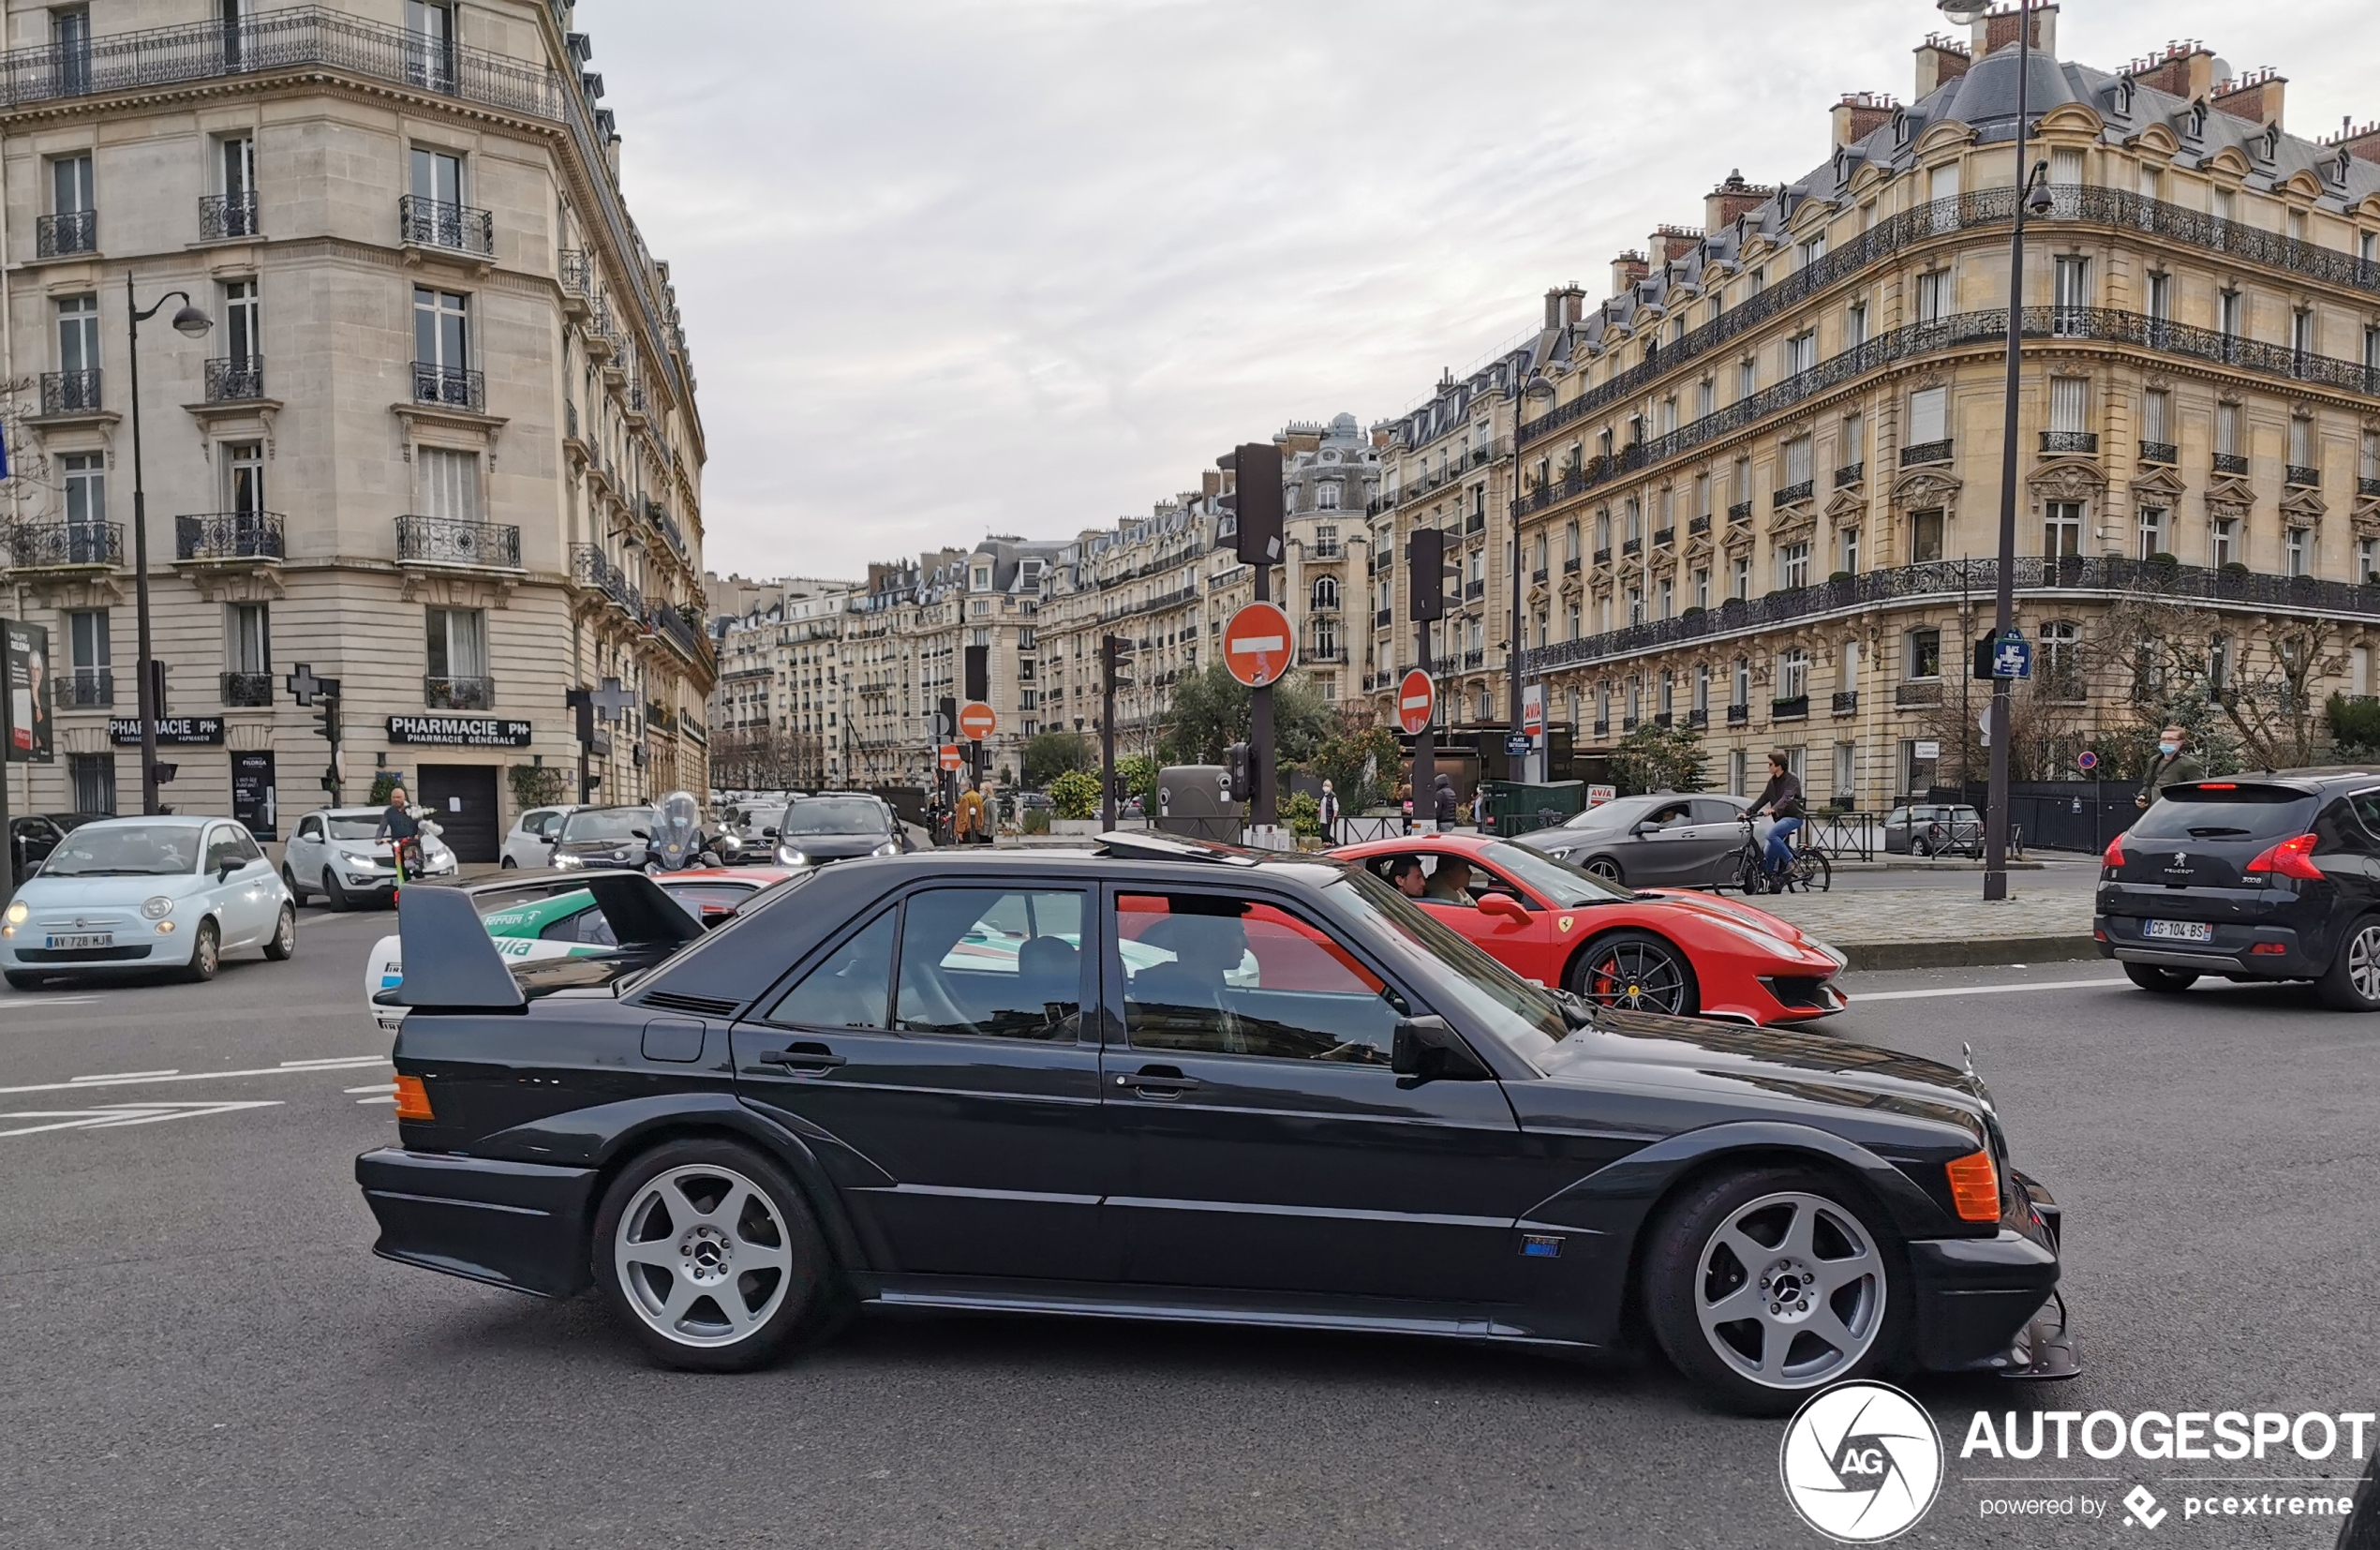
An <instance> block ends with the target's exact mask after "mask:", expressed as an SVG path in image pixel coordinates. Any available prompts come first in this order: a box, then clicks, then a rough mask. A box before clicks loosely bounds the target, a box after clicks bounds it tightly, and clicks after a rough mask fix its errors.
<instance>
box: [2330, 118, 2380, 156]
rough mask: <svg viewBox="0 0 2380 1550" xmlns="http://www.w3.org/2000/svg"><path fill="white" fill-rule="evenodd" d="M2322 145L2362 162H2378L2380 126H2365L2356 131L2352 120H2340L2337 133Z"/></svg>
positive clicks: (2379, 154) (2354, 122)
mask: <svg viewBox="0 0 2380 1550" xmlns="http://www.w3.org/2000/svg"><path fill="white" fill-rule="evenodd" d="M2323 143H2324V144H2325V145H2328V146H2329V147H2330V148H2331V149H2332V150H2334V151H2344V152H2346V153H2347V155H2349V156H2355V157H2357V158H2358V159H2360V160H2363V161H2380V124H2367V125H2365V126H2364V127H2362V128H2360V129H2358V128H2357V127H2356V121H2355V120H2354V119H2352V118H2346V119H2341V120H2340V121H2339V132H2338V133H2337V134H2335V135H2333V136H2331V137H2330V138H2329V139H2328V140H2326V141H2324V142H2323Z"/></svg>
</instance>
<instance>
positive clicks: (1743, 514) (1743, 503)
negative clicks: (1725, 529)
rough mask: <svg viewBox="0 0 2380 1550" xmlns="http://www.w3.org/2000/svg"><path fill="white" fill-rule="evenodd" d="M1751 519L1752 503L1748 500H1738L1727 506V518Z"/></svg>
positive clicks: (1731, 520)
mask: <svg viewBox="0 0 2380 1550" xmlns="http://www.w3.org/2000/svg"><path fill="white" fill-rule="evenodd" d="M1751 519H1752V503H1751V502H1750V501H1748V500H1738V501H1737V502H1735V504H1733V506H1730V507H1728V508H1727V520H1728V521H1730V522H1749V521H1750V520H1751Z"/></svg>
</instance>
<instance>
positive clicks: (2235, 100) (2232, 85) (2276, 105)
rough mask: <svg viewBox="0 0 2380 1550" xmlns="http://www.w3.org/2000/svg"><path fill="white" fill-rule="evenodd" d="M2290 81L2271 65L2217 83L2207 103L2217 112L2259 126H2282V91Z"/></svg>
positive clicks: (2274, 127) (2273, 127) (2271, 127)
mask: <svg viewBox="0 0 2380 1550" xmlns="http://www.w3.org/2000/svg"><path fill="white" fill-rule="evenodd" d="M2288 84H2289V81H2288V78H2287V77H2286V76H2283V75H2279V74H2277V73H2275V72H2274V70H2273V68H2272V67H2270V66H2269V65H2268V66H2267V67H2264V68H2263V69H2261V70H2251V71H2249V72H2248V73H2247V74H2246V75H2243V76H2241V77H2240V78H2239V80H2237V81H2225V82H2217V83H2216V85H2215V89H2214V93H2213V95H2212V96H2210V97H2208V98H2207V103H2208V106H2209V107H2211V108H2213V109H2214V110H2215V111H2216V112H2222V113H2228V114H2230V115H2231V116H2232V117H2233V118H2243V119H2246V120H2247V121H2248V122H2249V123H2251V124H2253V125H2254V126H2255V127H2257V128H2259V129H2277V128H2279V127H2281V94H2282V91H2283V88H2284V87H2286V86H2287V85H2288Z"/></svg>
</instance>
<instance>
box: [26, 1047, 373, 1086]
mask: <svg viewBox="0 0 2380 1550" xmlns="http://www.w3.org/2000/svg"><path fill="white" fill-rule="evenodd" d="M388 1063H389V1062H388V1057H387V1056H386V1055H352V1056H350V1057H349V1058H348V1059H346V1060H344V1061H341V1062H340V1063H338V1064H337V1065H335V1066H333V1065H323V1066H256V1067H253V1068H251V1069H248V1070H245V1071H185V1072H183V1073H181V1074H180V1075H179V1076H171V1077H78V1078H76V1079H75V1080H74V1081H38V1082H34V1083H32V1084H31V1085H29V1086H24V1087H0V1096H6V1095H8V1094H12V1093H67V1092H75V1091H86V1092H87V1091H88V1090H90V1089H91V1088H94V1087H114V1086H120V1085H124V1084H127V1083H132V1082H151V1081H217V1080H219V1079H221V1078H225V1077H302V1076H305V1075H306V1074H308V1073H309V1072H314V1071H339V1070H352V1069H355V1068H357V1067H359V1066H386V1065H387V1064H388Z"/></svg>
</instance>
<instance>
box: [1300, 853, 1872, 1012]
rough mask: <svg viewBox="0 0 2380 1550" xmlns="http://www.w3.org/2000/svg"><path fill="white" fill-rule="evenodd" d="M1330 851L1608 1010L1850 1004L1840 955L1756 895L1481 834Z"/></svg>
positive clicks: (1491, 951)
mask: <svg viewBox="0 0 2380 1550" xmlns="http://www.w3.org/2000/svg"><path fill="white" fill-rule="evenodd" d="M1331 856H1332V857H1335V858H1337V859H1339V860H1343V861H1349V862H1354V863H1357V864H1359V865H1361V866H1362V867H1364V868H1365V869H1366V870H1368V871H1369V872H1372V873H1373V875H1375V876H1376V877H1378V878H1380V879H1381V880H1382V881H1384V882H1386V883H1388V884H1389V885H1390V886H1391V887H1395V888H1397V889H1399V891H1401V892H1404V893H1406V894H1409V895H1411V896H1413V899H1414V902H1416V903H1418V904H1420V905H1421V907H1422V908H1423V909H1425V910H1427V911H1428V912H1429V913H1430V914H1431V915H1433V916H1435V917H1437V918H1438V919H1440V920H1442V921H1444V922H1446V924H1447V925H1449V926H1450V927H1452V928H1453V929H1454V930H1455V931H1458V932H1460V933H1461V934H1462V935H1463V936H1465V937H1466V938H1468V939H1469V940H1471V941H1472V942H1475V943H1477V944H1478V945H1479V946H1480V947H1481V948H1482V949H1484V950H1485V951H1486V952H1487V954H1488V956H1490V957H1491V958H1494V959H1495V961H1497V962H1499V963H1501V964H1503V965H1504V966H1505V967H1506V968H1508V969H1510V970H1511V971H1512V972H1513V973H1514V974H1517V975H1519V976H1522V977H1523V978H1525V979H1533V980H1536V981H1537V982H1538V983H1540V984H1541V985H1552V986H1559V987H1561V988H1563V989H1566V990H1569V991H1576V992H1577V993H1578V994H1580V995H1582V996H1584V997H1585V998H1586V999H1587V1000H1589V1001H1593V1002H1596V1003H1598V1004H1599V1005H1601V1006H1625V1007H1629V1008H1631V1009H1634V1010H1641V1011H1648V1012H1670V1013H1674V1014H1676V1015H1677V1016H1680V1017H1718V1018H1729V1019H1733V1020H1737V1021H1747V1022H1755V1023H1770V1022H1801V1021H1808V1020H1809V1019H1811V1018H1821V1017H1827V1016H1830V1015H1831V1014H1833V1013H1836V1012H1839V1011H1841V1010H1842V1009H1843V1008H1844V1006H1847V1005H1849V1002H1848V1001H1847V1000H1846V998H1845V997H1844V995H1843V992H1842V991H1839V990H1837V989H1836V987H1835V975H1836V973H1837V971H1838V970H1840V969H1841V968H1842V966H1843V955H1842V954H1841V953H1839V952H1837V951H1836V950H1835V949H1834V948H1833V947H1830V946H1827V945H1826V944H1825V943H1823V942H1821V941H1819V940H1817V939H1816V938H1814V937H1808V936H1805V935H1803V934H1802V932H1801V931H1800V930H1799V929H1798V928H1796V927H1795V926H1793V925H1792V923H1791V922H1788V921H1784V920H1780V919H1778V917H1775V916H1773V915H1770V914H1769V913H1767V912H1766V911H1764V910H1759V909H1754V908H1753V907H1752V906H1751V905H1749V904H1743V903H1737V902H1733V901H1731V900H1723V899H1718V898H1715V897H1713V896H1711V895H1709V894H1704V893H1692V892H1686V891H1682V890H1681V891H1675V892H1671V891H1657V892H1635V891H1631V890H1629V889H1627V888H1623V887H1615V886H1614V885H1612V884H1610V883H1606V882H1604V881H1603V880H1602V879H1601V878H1599V877H1592V876H1589V875H1588V874H1587V873H1585V872H1582V871H1580V870H1579V869H1578V868H1576V867H1573V866H1571V865H1569V863H1568V862H1565V861H1558V860H1556V859H1554V857H1550V856H1547V855H1544V854H1542V853H1541V852H1539V851H1534V850H1525V849H1523V848H1522V847H1521V846H1519V845H1514V844H1508V843H1506V842H1503V841H1501V840H1491V839H1488V838H1486V837H1484V836H1481V835H1476V834H1414V835H1407V836H1406V837H1404V838H1402V839H1395V840H1377V841H1374V842H1371V843H1369V844H1361V845H1348V846H1346V847H1345V848H1343V849H1340V850H1335V851H1332V852H1331ZM1465 866H1467V867H1468V869H1469V876H1468V878H1467V879H1466V878H1465V877H1464V876H1463V875H1462V869H1463V868H1464V867H1465Z"/></svg>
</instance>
